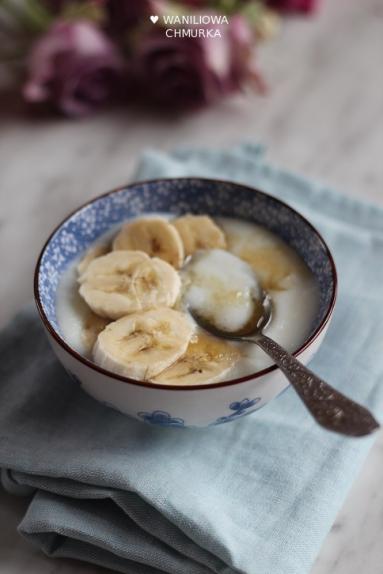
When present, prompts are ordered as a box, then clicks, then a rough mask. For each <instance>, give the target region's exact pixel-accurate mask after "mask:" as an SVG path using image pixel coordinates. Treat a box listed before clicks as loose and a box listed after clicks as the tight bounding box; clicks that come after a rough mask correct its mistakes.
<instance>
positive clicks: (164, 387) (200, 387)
mask: <svg viewBox="0 0 383 574" xmlns="http://www.w3.org/2000/svg"><path fill="white" fill-rule="evenodd" d="M181 180H199V181H206V182H209V183H217V184H232V185H235V186H237V187H240V188H242V189H246V190H248V191H256V192H257V193H259V194H261V195H264V196H266V197H268V198H271V199H272V200H273V201H275V202H276V203H279V204H281V205H283V206H285V207H287V208H288V209H290V210H291V211H292V212H293V213H296V214H297V215H298V216H299V217H300V218H301V219H302V220H303V221H304V222H305V223H306V225H308V226H309V227H310V228H311V229H312V231H313V232H314V233H315V235H316V236H317V237H318V238H319V240H320V242H321V243H322V245H323V247H324V249H325V252H326V254H327V256H328V258H329V261H330V264H331V271H332V276H333V279H334V284H333V291H332V294H331V301H330V304H329V306H328V309H327V311H326V314H325V316H324V318H323V319H322V321H321V322H320V324H319V325H318V327H317V328H316V329H315V331H314V333H313V334H312V335H310V337H309V338H308V339H306V340H305V341H304V343H303V344H302V345H301V346H300V347H298V349H296V350H295V351H294V352H293V353H292V355H293V356H294V357H298V356H299V355H300V354H301V353H303V351H305V350H306V349H307V348H308V347H309V346H310V345H311V343H313V341H315V339H317V337H318V336H319V335H320V333H321V332H322V331H323V329H324V328H325V326H326V325H327V323H328V321H329V319H330V317H331V314H332V311H333V309H334V305H335V300H336V295H337V285H338V278H337V272H336V267H335V262H334V259H333V256H332V255H331V252H330V249H329V248H328V246H327V243H326V242H325V240H324V239H323V237H322V236H321V234H320V233H319V231H317V230H316V228H315V227H314V226H313V225H312V223H310V222H309V221H308V220H307V219H306V218H305V217H304V216H303V215H301V214H300V213H299V212H298V211H297V210H296V209H294V208H293V207H290V205H288V204H287V203H285V202H284V201H281V200H280V199H277V198H276V197H274V196H273V195H270V194H268V193H265V192H264V191H261V190H259V189H257V188H253V187H249V186H247V185H242V184H240V183H236V182H234V181H229V180H219V179H211V178H206V177H170V178H158V179H149V180H145V181H138V182H133V183H130V184H128V185H123V186H120V187H118V188H116V189H113V190H112V191H108V192H106V193H102V194H101V195H98V196H96V197H94V198H93V199H90V200H89V201H87V202H85V203H84V204H83V205H81V206H80V207H78V208H77V209H75V210H73V211H72V212H71V213H69V215H67V216H66V217H65V218H64V219H63V220H62V221H61V222H60V223H59V224H58V225H57V226H56V227H55V229H54V230H53V231H52V233H51V234H50V235H49V237H48V239H47V240H46V242H45V244H44V246H43V248H42V250H41V252H40V255H39V257H38V259H37V263H36V267H35V273H34V297H35V302H36V305H37V309H38V311H39V314H40V317H41V320H42V322H43V324H44V326H45V327H46V329H47V330H48V332H49V333H50V335H52V337H53V339H54V340H55V341H56V342H57V343H58V344H59V345H60V346H61V347H62V348H63V349H64V350H65V351H67V352H68V353H69V354H70V355H72V357H74V358H75V359H77V360H78V361H80V363H82V364H83V365H86V366H87V367H89V368H90V369H92V370H93V371H96V372H97V373H101V374H102V375H106V376H108V377H111V378H112V379H116V380H117V381H121V382H123V383H130V384H132V385H136V386H139V387H146V388H150V389H157V390H167V391H169V390H171V391H197V390H198V391H200V390H201V391H202V390H210V389H215V388H218V387H227V386H230V385H236V384H239V383H244V382H246V381H250V380H251V379H258V378H260V377H263V376H264V375H267V374H268V373H272V372H273V371H276V370H277V369H278V367H277V365H271V366H270V367H267V368H265V369H262V370H261V371H256V372H255V373H252V374H251V375H246V376H245V377H239V378H237V379H231V380H229V381H222V382H218V383H210V384H209V383H208V384H205V385H190V386H185V385H158V384H156V383H150V382H147V381H137V380H135V379H130V378H128V377H123V376H122V375H118V374H116V373H113V372H111V371H107V370H106V369H103V368H102V367H99V366H98V365H96V363H93V362H92V361H90V360H89V359H86V358H85V357H84V356H82V355H81V354H80V353H78V352H77V351H75V350H74V349H72V347H70V346H69V345H68V344H67V343H66V342H65V341H64V339H62V338H61V336H60V335H59V334H58V333H57V331H56V330H55V329H54V328H53V326H52V325H51V323H50V322H49V319H48V317H47V316H46V314H45V311H44V309H43V305H42V303H41V299H40V293H39V285H38V277H39V271H40V264H41V259H42V257H43V255H44V252H45V249H46V248H47V246H48V244H49V243H50V241H51V239H52V237H53V236H54V235H55V234H56V233H57V231H58V230H59V229H60V227H61V226H62V225H63V224H64V223H65V222H66V221H68V219H70V218H71V217H72V216H73V215H74V214H75V213H77V212H78V211H81V210H82V209H84V208H85V207H87V206H88V205H90V204H91V203H93V202H95V201H97V200H99V199H101V198H102V197H107V196H108V195H112V194H114V193H117V192H119V191H122V190H124V189H129V188H130V187H134V186H137V185H145V184H149V183H161V182H165V181H181Z"/></svg>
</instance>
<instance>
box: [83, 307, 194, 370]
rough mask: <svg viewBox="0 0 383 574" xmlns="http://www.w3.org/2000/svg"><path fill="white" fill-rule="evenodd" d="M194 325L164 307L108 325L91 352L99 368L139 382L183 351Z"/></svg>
mask: <svg viewBox="0 0 383 574" xmlns="http://www.w3.org/2000/svg"><path fill="white" fill-rule="evenodd" d="M193 331H194V326H193V324H192V322H191V321H190V319H189V317H188V316H187V315H186V314H185V313H180V312H179V311H174V310H173V309H168V308H166V307H160V308H158V309H152V310H150V311H143V312H141V313H134V314H132V315H128V316H127V317H123V318H122V319H119V320H118V321H114V322H113V323H110V324H109V325H108V326H107V327H106V328H105V329H104V330H103V331H102V332H101V333H100V334H99V336H98V338H97V341H96V344H95V346H94V349H93V357H94V360H95V362H96V363H97V364H98V365H100V366H101V367H103V368H105V369H108V370H110V371H113V372H115V373H118V374H120V375H124V376H127V377H131V378H133V379H138V380H148V379H152V378H153V377H155V376H156V375H158V374H159V373H160V372H161V371H163V370H164V369H166V368H167V367H169V366H170V365H171V364H172V363H174V362H175V361H177V359H178V358H179V357H181V355H183V353H184V352H185V351H186V348H187V346H188V343H189V341H190V339H191V337H192V334H193Z"/></svg>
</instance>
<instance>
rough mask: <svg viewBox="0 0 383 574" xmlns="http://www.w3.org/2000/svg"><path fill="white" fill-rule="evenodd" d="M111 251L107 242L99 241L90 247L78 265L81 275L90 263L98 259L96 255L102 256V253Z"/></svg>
mask: <svg viewBox="0 0 383 574" xmlns="http://www.w3.org/2000/svg"><path fill="white" fill-rule="evenodd" d="M108 251H109V246H108V245H107V243H97V244H96V245H94V246H93V247H90V248H89V249H88V251H87V252H86V253H85V255H84V257H83V258H82V259H81V261H80V263H79V264H78V265H77V272H78V274H79V275H82V273H84V271H85V269H86V268H87V267H88V265H89V263H90V262H91V261H93V259H96V257H100V256H101V255H105V254H106V253H108Z"/></svg>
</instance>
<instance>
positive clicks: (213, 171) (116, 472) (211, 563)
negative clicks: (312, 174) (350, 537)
mask: <svg viewBox="0 0 383 574" xmlns="http://www.w3.org/2000/svg"><path fill="white" fill-rule="evenodd" d="M180 175H203V176H217V175H218V176H219V177H220V178H221V179H222V178H227V179H233V180H237V181H240V182H244V183H248V184H251V185H253V186H257V187H259V188H261V189H263V190H265V191H266V192H269V193H271V194H274V195H276V196H278V197H280V198H282V199H284V200H285V201H288V202H289V203H290V204H292V205H293V206H294V207H296V208H297V209H299V210H300V211H301V212H303V213H304V215H306V216H307V217H308V218H309V219H310V220H311V221H312V222H313V223H314V224H315V225H316V226H318V227H319V229H320V231H321V232H322V233H323V235H324V236H325V238H326V240H327V241H328V243H329V244H330V247H331V249H332V250H333V252H334V255H335V259H336V263H337V266H338V271H339V278H340V290H339V299H338V303H337V305H336V310H335V315H334V319H333V322H332V324H331V326H330V329H329V332H328V335H327V336H326V339H325V342H324V343H323V345H322V347H321V349H320V351H319V353H318V354H317V356H316V357H315V359H314V360H313V362H312V368H313V369H314V370H315V371H317V372H318V373H320V374H321V375H322V376H323V377H324V378H325V379H327V380H329V381H331V383H332V384H334V385H335V386H336V387H337V388H339V389H342V390H343V391H346V392H347V393H348V394H349V395H351V396H352V397H354V398H355V399H357V400H360V401H362V402H363V403H365V404H367V405H369V406H370V407H372V408H373V410H374V411H375V413H376V414H377V415H378V416H379V415H381V414H382V410H383V408H382V407H383V385H382V384H379V383H383V379H382V376H383V355H382V348H381V346H382V342H383V305H382V297H381V288H382V287H381V286H382V284H383V266H382V264H381V262H382V258H383V209H381V208H378V207H375V206H370V205H367V204H364V203H360V202H358V201H354V200H352V199H350V198H346V197H343V196H340V195H338V194H337V193H336V192H334V191H332V190H330V189H327V188H323V187H321V186H319V185H317V184H314V183H312V182H309V181H307V180H305V179H303V178H301V177H297V176H295V175H292V174H290V173H287V172H285V171H283V170H279V169H276V168H273V167H271V166H270V165H269V164H268V163H266V161H265V159H264V157H263V153H262V150H261V148H260V147H258V146H254V145H245V146H241V147H239V148H236V149H234V150H228V151H208V150H200V151H198V150H194V151H193V150H184V151H181V152H177V153H174V154H169V155H164V154H160V153H157V152H149V153H147V154H146V155H145V156H144V158H143V160H142V162H141V164H140V166H139V170H138V177H140V178H151V177H158V176H180ZM0 353H1V361H0V375H1V383H0V466H1V467H2V468H3V469H4V470H3V483H4V486H5V487H6V488H7V489H8V490H9V491H11V492H15V493H20V494H32V495H33V498H32V500H31V503H30V506H29V508H28V511H27V513H26V515H25V517H24V518H23V520H22V522H21V524H20V527H19V529H20V532H21V533H22V534H23V535H24V536H25V537H26V538H27V539H29V540H30V541H31V542H33V543H35V544H37V545H38V546H39V547H40V548H41V549H42V550H43V551H44V552H46V553H47V554H49V555H50V556H67V557H68V556H69V557H75V558H79V559H81V560H86V561H89V562H93V563H97V564H100V565H104V566H106V567H108V568H110V569H115V570H118V571H120V572H124V573H129V574H133V573H134V574H161V573H164V572H165V573H172V574H211V573H216V574H233V573H245V574H308V572H309V570H310V566H311V564H312V562H313V560H314V558H315V555H316V554H317V552H318V549H319V547H320V545H321V543H322V541H323V539H324V537H325V535H326V533H327V532H328V530H329V528H330V526H331V524H332V522H333V520H334V518H335V515H336V513H337V511H338V509H339V507H340V505H341V504H342V502H343V500H344V498H345V495H346V493H347V490H348V489H349V487H350V485H351V482H352V480H353V478H354V476H355V475H356V473H357V472H358V470H359V468H360V466H361V464H362V463H363V461H364V459H365V457H366V454H367V452H368V450H369V448H370V446H371V442H372V439H371V438H365V439H346V438H343V437H340V436H337V435H335V434H331V433H328V432H326V431H324V430H323V429H321V428H319V427H318V426H317V425H316V424H315V423H314V422H313V420H312V418H311V417H310V416H309V415H308V414H307V412H306V411H305V409H304V407H303V406H302V405H301V403H300V401H299V400H298V399H297V397H296V396H295V394H294V392H293V391H292V390H291V389H289V390H288V391H287V392H286V393H284V394H283V395H282V396H281V397H279V398H278V399H277V400H275V401H274V402H272V403H271V404H269V405H267V406H266V407H265V408H264V409H262V410H261V411H259V412H257V413H256V414H255V415H252V416H249V417H245V418H244V419H241V420H239V421H237V422H233V423H230V424H227V425H222V426H219V427H214V428H209V429H195V430H192V429H184V430H180V429H171V428H170V429H164V428H153V427H150V426H146V425H144V424H142V423H139V422H136V421H134V420H131V419H130V418H128V417H125V416H123V415H121V414H119V413H117V412H114V411H113V410H111V409H110V408H108V407H106V406H103V405H101V404H99V403H97V402H96V401H94V400H93V399H91V398H90V397H88V396H87V395H85V394H84V393H83V392H82V391H81V389H80V388H79V387H78V385H77V384H76V383H74V382H73V381H72V380H71V379H69V378H68V376H67V375H66V373H65V372H64V370H63V369H62V367H61V366H60V365H59V363H58V362H57V361H56V359H55V358H54V356H53V354H52V352H51V351H50V349H49V346H48V343H47V341H46V339H45V336H44V333H43V332H42V328H41V327H40V324H39V320H38V319H37V317H36V313H35V312H34V311H33V309H29V310H28V311H25V312H23V313H21V314H20V315H19V316H18V317H16V318H15V319H14V320H13V321H12V322H11V324H10V325H9V326H8V327H7V328H6V329H5V330H4V331H3V332H2V334H1V336H0Z"/></svg>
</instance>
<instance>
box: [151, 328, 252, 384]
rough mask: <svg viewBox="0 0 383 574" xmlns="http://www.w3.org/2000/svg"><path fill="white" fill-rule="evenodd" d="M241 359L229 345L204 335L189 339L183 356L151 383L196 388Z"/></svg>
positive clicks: (238, 353) (216, 376) (220, 377)
mask: <svg viewBox="0 0 383 574" xmlns="http://www.w3.org/2000/svg"><path fill="white" fill-rule="evenodd" d="M240 357H241V354H240V352H239V351H238V349H237V348H236V347H234V346H232V345H230V343H227V342H225V341H221V340H219V339H216V338H215V337H209V335H205V334H204V333H200V334H198V335H196V336H193V337H192V339H191V341H190V343H189V345H188V348H187V349H186V353H185V354H184V355H183V356H182V357H180V358H179V359H178V361H177V362H176V363H174V364H173V365H171V366H170V367H169V368H167V369H166V370H165V371H162V373H160V374H159V375H157V376H156V377H155V378H154V379H153V382H155V383H160V384H163V385H185V386H186V385H199V384H207V383H215V382H217V381H218V380H221V379H222V377H223V376H224V375H225V374H226V373H228V372H229V371H230V369H231V368H232V367H233V366H234V365H235V363H236V362H237V361H238V360H239V358H240Z"/></svg>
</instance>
